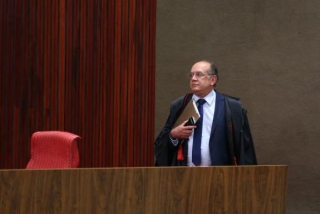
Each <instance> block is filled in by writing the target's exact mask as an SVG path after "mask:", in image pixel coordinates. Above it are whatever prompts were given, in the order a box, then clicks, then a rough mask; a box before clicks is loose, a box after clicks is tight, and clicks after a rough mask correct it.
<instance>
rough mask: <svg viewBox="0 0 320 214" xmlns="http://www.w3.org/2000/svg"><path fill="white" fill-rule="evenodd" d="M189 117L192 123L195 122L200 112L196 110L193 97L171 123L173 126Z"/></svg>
mask: <svg viewBox="0 0 320 214" xmlns="http://www.w3.org/2000/svg"><path fill="white" fill-rule="evenodd" d="M190 118H192V119H193V121H194V123H196V122H197V120H198V119H199V118H200V113H199V111H198V107H197V104H196V102H195V101H194V99H191V100H190V102H189V103H188V104H187V106H186V107H185V108H184V110H183V111H182V113H181V115H180V116H179V118H178V119H177V121H176V122H175V124H174V125H173V128H175V127H177V126H179V125H180V124H181V123H183V122H184V121H186V120H189V119H190Z"/></svg>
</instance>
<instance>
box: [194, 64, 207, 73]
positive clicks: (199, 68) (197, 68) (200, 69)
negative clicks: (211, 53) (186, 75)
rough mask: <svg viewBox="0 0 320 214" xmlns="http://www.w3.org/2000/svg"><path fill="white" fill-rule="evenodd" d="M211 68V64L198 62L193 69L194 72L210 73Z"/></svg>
mask: <svg viewBox="0 0 320 214" xmlns="http://www.w3.org/2000/svg"><path fill="white" fill-rule="evenodd" d="M209 68H210V64H209V63H207V62H197V63H196V64H194V65H193V66H192V68H191V71H192V72H204V71H208V70H209Z"/></svg>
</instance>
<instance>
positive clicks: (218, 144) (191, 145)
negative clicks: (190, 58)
mask: <svg viewBox="0 0 320 214" xmlns="http://www.w3.org/2000/svg"><path fill="white" fill-rule="evenodd" d="M188 77H189V79H190V88H191V91H192V92H193V94H187V95H186V96H182V97H180V98H179V99H177V100H175V101H174V102H172V104H171V107H170V115H169V117H168V119H167V122H166V124H165V126H164V128H163V129H162V130H161V132H160V134H159V136H158V137H157V139H156V140H155V158H156V163H155V164H156V165H157V166H212V165H255V164H257V159H256V155H255V150H254V145H253V141H252V137H251V132H250V127H249V123H248V119H247V115H246V110H245V109H243V108H242V107H241V103H240V100H239V99H237V98H233V97H230V96H227V95H224V94H221V93H219V92H218V91H216V90H215V85H216V83H217V82H218V80H219V77H218V70H217V68H216V66H215V65H214V64H213V63H210V62H208V61H205V60H203V61H200V62H197V63H195V64H194V65H193V66H192V68H191V71H190V73H189V74H188ZM191 99H194V100H195V102H196V103H197V105H198V109H199V112H200V114H201V117H200V118H199V120H198V121H197V122H196V124H194V125H186V123H187V122H188V121H187V120H186V121H184V122H183V123H182V124H180V125H178V126H176V127H175V128H173V125H174V123H175V122H176V120H177V119H178V117H179V116H180V114H181V112H182V111H183V109H184V107H185V106H186V105H187V103H188V102H189V101H190V100H191Z"/></svg>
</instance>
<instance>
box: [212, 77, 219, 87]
mask: <svg viewBox="0 0 320 214" xmlns="http://www.w3.org/2000/svg"><path fill="white" fill-rule="evenodd" d="M217 80H218V79H217V76H216V75H212V79H211V82H210V85H212V86H213V85H215V84H216V82H217Z"/></svg>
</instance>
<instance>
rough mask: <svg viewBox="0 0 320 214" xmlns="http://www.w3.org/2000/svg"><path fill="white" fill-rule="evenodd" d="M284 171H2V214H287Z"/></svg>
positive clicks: (270, 168) (281, 168) (267, 168)
mask: <svg viewBox="0 0 320 214" xmlns="http://www.w3.org/2000/svg"><path fill="white" fill-rule="evenodd" d="M286 179H287V166H238V167H166V168H162V167H146V168H84V169H68V170H24V169H20V170H0V210H1V213H24V214H25V213H32V214H37V213H39V214H40V213H41V214H44V213H77V214H78V213H90V214H97V213H108V214H126V213H140V214H141V213H145V214H166V213H170V214H171V213H183V214H186V213H189V214H200V213H201V214H204V213H231V214H233V213H238V214H241V213H243V214H255V213H257V214H262V213H268V214H270V213H272V214H277V213H285V199H286Z"/></svg>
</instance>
